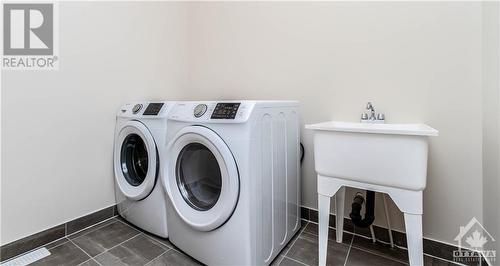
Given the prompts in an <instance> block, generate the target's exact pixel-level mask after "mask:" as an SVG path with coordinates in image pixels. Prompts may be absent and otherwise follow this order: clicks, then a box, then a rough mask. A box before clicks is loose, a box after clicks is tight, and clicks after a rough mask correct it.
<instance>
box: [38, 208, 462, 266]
mask: <svg viewBox="0 0 500 266" xmlns="http://www.w3.org/2000/svg"><path fill="white" fill-rule="evenodd" d="M317 232H318V227H317V224H315V223H311V222H306V221H303V222H302V228H301V230H300V233H298V234H297V235H296V236H295V237H294V238H293V239H292V240H291V241H290V243H289V244H288V246H287V247H285V248H284V249H283V251H282V252H281V254H280V255H279V256H278V257H277V258H276V259H275V260H274V261H273V263H272V265H311V266H312V265H318V236H317ZM329 238H330V241H329V243H328V263H327V264H328V265H350V266H354V265H370V266H377V265H381V266H392V265H408V256H407V253H406V251H405V250H402V249H390V248H384V247H381V246H380V245H375V244H372V243H371V241H370V240H369V239H367V238H364V237H361V236H358V235H352V234H349V233H344V242H343V243H336V242H335V230H334V229H330V233H329ZM45 247H46V248H47V249H48V250H49V251H50V253H51V255H50V256H48V257H45V258H43V259H42V260H39V261H36V262H35V263H33V264H32V265H86V266H91V265H92V266H99V265H200V263H198V262H197V261H195V260H194V259H192V258H190V257H189V256H187V255H185V254H184V253H182V252H181V251H179V250H178V249H177V248H176V247H175V246H174V245H172V244H171V243H170V242H169V241H168V240H166V239H161V238H158V237H155V236H152V235H150V234H148V233H145V232H143V231H141V230H140V229H138V228H136V227H134V226H132V225H130V224H128V223H127V222H126V221H124V220H123V219H121V218H119V217H114V218H111V219H109V220H106V221H104V222H102V223H100V224H97V225H95V226H92V227H90V228H88V229H85V230H83V231H81V232H78V233H75V234H73V235H70V236H68V237H66V238H63V239H60V240H57V241H55V242H53V243H50V244H48V245H46V246H45ZM425 265H440V266H441V265H443V266H444V265H454V264H452V263H450V262H447V261H444V260H440V259H437V258H432V257H428V256H426V257H425Z"/></svg>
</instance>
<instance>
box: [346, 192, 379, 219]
mask: <svg viewBox="0 0 500 266" xmlns="http://www.w3.org/2000/svg"><path fill="white" fill-rule="evenodd" d="M364 202H365V198H364V197H363V194H361V193H357V194H356V196H355V197H354V199H353V202H352V205H351V207H352V211H351V213H350V214H349V216H350V217H351V221H352V223H353V224H354V225H356V226H358V227H369V226H370V225H372V223H373V221H374V220H375V214H374V213H375V192H374V191H371V190H367V191H366V208H365V218H363V217H361V207H362V206H363V203H364Z"/></svg>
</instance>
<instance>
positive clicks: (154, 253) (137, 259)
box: [95, 234, 169, 265]
mask: <svg viewBox="0 0 500 266" xmlns="http://www.w3.org/2000/svg"><path fill="white" fill-rule="evenodd" d="M167 249H169V248H168V247H165V246H163V245H161V244H160V243H157V242H155V241H154V240H152V239H150V238H148V237H146V236H145V235H143V234H141V235H138V236H136V237H134V238H132V239H130V240H128V241H126V242H124V243H123V244H121V245H119V246H117V247H114V248H112V249H110V250H108V251H106V252H105V253H103V254H101V255H98V256H96V257H95V259H96V260H97V262H99V263H100V264H101V265H144V264H146V263H148V262H150V261H151V260H153V259H154V258H156V257H158V256H160V255H161V254H162V253H163V252H165V251H166V250H167Z"/></svg>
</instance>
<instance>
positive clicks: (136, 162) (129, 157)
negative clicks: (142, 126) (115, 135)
mask: <svg viewBox="0 0 500 266" xmlns="http://www.w3.org/2000/svg"><path fill="white" fill-rule="evenodd" d="M120 157H121V158H120V160H121V166H122V172H123V176H124V177H125V180H127V182H128V183H129V184H130V185H132V186H134V187H136V186H139V185H140V184H142V182H144V179H145V178H146V175H147V173H148V150H147V148H146V144H145V143H144V141H143V140H142V138H141V137H140V136H139V135H137V134H130V135H128V136H127V137H126V138H125V140H123V144H122V149H121V156H120Z"/></svg>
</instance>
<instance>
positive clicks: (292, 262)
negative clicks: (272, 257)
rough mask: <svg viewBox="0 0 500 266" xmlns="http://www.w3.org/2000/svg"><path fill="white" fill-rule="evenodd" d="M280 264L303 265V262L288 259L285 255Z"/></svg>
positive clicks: (284, 265)
mask: <svg viewBox="0 0 500 266" xmlns="http://www.w3.org/2000/svg"><path fill="white" fill-rule="evenodd" d="M279 265H280V266H304V264H302V263H300V262H297V261H294V260H292V259H289V258H287V257H285V258H283V260H282V261H281V262H280V264H279Z"/></svg>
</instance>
